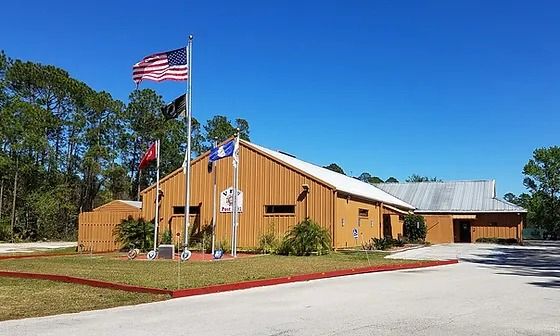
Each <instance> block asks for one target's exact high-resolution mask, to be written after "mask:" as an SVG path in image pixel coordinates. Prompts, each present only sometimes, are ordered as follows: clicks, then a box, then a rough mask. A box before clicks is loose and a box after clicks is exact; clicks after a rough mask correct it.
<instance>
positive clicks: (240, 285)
mask: <svg viewBox="0 0 560 336" xmlns="http://www.w3.org/2000/svg"><path fill="white" fill-rule="evenodd" d="M458 262H459V261H458V260H457V259H453V260H438V261H428V262H416V263H410V264H400V265H398V264H397V265H384V266H371V267H361V268H352V269H345V270H337V271H329V272H320V273H309V274H299V275H292V276H288V277H281V278H272V279H262V280H251V281H243V282H237V283H232V284H223V285H212V286H207V287H198V288H187V289H178V290H174V291H172V294H171V297H173V298H180V297H187V296H195V295H203V294H211V293H219V292H228V291H234V290H239V289H247V288H253V287H263V286H272V285H279V284H285V283H291V282H300V281H309V280H317V279H325V278H332V277H338V276H345V275H353V274H363V273H375V272H384V271H396V270H405V269H413V268H424V267H432V266H442V265H450V264H457V263H458Z"/></svg>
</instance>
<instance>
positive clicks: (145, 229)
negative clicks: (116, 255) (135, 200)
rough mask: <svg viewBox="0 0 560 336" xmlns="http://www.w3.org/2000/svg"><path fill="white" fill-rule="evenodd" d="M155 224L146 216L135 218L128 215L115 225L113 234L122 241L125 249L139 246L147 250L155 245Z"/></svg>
mask: <svg viewBox="0 0 560 336" xmlns="http://www.w3.org/2000/svg"><path fill="white" fill-rule="evenodd" d="M153 235H154V224H153V223H152V222H146V220H145V219H144V218H139V219H134V218H133V217H132V216H128V218H127V219H123V220H122V221H121V222H120V224H118V225H117V226H115V229H114V230H113V236H114V237H115V241H116V242H119V243H121V247H122V248H123V249H131V248H137V249H140V251H147V250H150V249H152V247H153V241H154V240H153Z"/></svg>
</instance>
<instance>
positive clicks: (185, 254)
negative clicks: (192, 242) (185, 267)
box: [181, 249, 192, 261]
mask: <svg viewBox="0 0 560 336" xmlns="http://www.w3.org/2000/svg"><path fill="white" fill-rule="evenodd" d="M191 256H192V252H191V251H189V250H187V249H185V250H184V251H183V252H182V253H181V260H182V261H187V260H189V259H190V258H191Z"/></svg>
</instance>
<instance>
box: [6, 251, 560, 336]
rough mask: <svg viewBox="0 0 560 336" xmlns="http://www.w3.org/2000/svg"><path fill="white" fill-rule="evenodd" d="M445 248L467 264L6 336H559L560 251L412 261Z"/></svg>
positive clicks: (46, 321) (25, 324) (107, 313)
mask: <svg viewBox="0 0 560 336" xmlns="http://www.w3.org/2000/svg"><path fill="white" fill-rule="evenodd" d="M440 249H441V251H447V252H445V254H444V253H443V252H442V254H441V255H442V256H447V255H448V254H449V253H457V254H456V255H457V256H459V257H460V258H461V262H460V263H459V264H455V265H447V266H440V267H434V268H428V269H418V270H405V271H395V272H384V273H374V274H363V275H355V276H346V277H340V278H331V279H324V280H316V281H310V282H301V283H292V284H285V285H278V286H271V287H262V288H253V289H248V290H243V291H235V292H226V293H218V294H211V295H204V296H198V297H191V298H182V299H175V300H169V301H166V302H157V303H151V304H144V305H139V306H131V307H120V308H114V309H108V310H102V311H92V312H83V313H78V314H68V315H60V316H54V317H45V318H35V319H28V320H21V321H8V322H3V323H0V335H120V334H127V335H128V334H132V335H135V336H144V335H146V336H148V335H149V336H153V335H239V336H241V335H244V336H245V335H445V336H448V335H560V319H559V312H560V284H559V280H560V274H559V273H558V269H559V268H558V259H559V258H560V256H559V254H560V248H559V245H558V244H549V243H538V244H535V245H531V246H527V247H523V248H510V247H502V246H489V245H478V244H477V245H471V246H450V247H445V248H441V247H438V246H433V247H430V248H429V249H428V250H425V251H417V252H416V253H421V252H422V253H425V254H426V255H430V256H432V257H433V256H434V255H435V253H436V252H437V251H439V250H440ZM434 251H435V252H434ZM450 251H451V252H450ZM453 251H458V252H453Z"/></svg>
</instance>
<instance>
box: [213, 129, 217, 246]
mask: <svg viewBox="0 0 560 336" xmlns="http://www.w3.org/2000/svg"><path fill="white" fill-rule="evenodd" d="M217 146H218V142H217V141H216V140H214V148H216V147H217ZM216 167H217V165H216V161H212V174H213V175H214V190H213V192H214V194H213V199H212V256H214V251H215V250H216V248H215V246H216V212H217V211H216V199H217V196H216V194H217V191H218V188H217V186H216V181H217V179H218V177H217V175H218V174H217V172H216Z"/></svg>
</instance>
